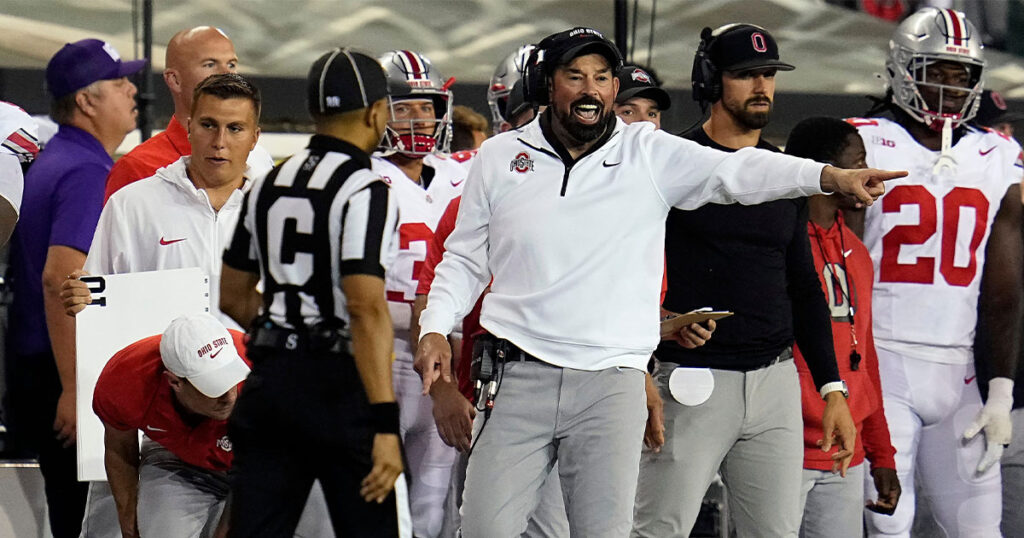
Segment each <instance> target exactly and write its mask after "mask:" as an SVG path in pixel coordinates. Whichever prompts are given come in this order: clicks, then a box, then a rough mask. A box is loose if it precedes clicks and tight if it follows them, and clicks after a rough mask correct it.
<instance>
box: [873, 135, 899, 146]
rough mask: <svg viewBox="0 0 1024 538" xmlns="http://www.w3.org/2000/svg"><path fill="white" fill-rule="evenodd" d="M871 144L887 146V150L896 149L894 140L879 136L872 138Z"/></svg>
mask: <svg viewBox="0 0 1024 538" xmlns="http://www.w3.org/2000/svg"><path fill="white" fill-rule="evenodd" d="M871 143H872V144H874V145H876V146H885V147H887V148H894V147H896V142H894V141H892V140H889V139H888V138H883V137H881V136H878V135H873V136H872V137H871Z"/></svg>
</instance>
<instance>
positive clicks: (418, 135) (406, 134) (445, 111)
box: [381, 91, 452, 158]
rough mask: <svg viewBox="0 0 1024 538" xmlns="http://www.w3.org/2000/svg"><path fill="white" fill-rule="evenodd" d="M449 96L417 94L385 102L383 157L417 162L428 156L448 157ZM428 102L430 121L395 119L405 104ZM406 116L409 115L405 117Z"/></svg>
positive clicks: (393, 98)
mask: <svg viewBox="0 0 1024 538" xmlns="http://www.w3.org/2000/svg"><path fill="white" fill-rule="evenodd" d="M449 97H450V93H449V92H447V91H446V92H443V93H442V92H437V93H431V94H427V93H419V94H414V95H402V96H397V97H389V98H388V107H389V110H390V112H389V116H388V123H387V128H386V129H385V131H384V140H382V141H381V146H382V147H383V148H384V149H385V152H386V153H389V154H394V153H399V154H402V155H404V156H406V157H412V158H418V157H424V156H426V155H429V154H431V153H435V152H443V153H447V152H448V149H449V146H450V143H451V135H452V133H451V99H450V98H449ZM424 100H429V101H430V102H431V104H432V105H433V108H434V115H433V117H432V118H408V119H396V118H397V117H398V116H399V113H398V112H397V111H398V110H401V108H402V103H403V102H405V101H424ZM406 115H408V114H406Z"/></svg>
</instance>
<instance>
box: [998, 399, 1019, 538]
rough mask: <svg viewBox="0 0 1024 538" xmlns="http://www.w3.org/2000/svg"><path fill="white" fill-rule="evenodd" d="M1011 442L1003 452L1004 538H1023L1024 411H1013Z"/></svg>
mask: <svg viewBox="0 0 1024 538" xmlns="http://www.w3.org/2000/svg"><path fill="white" fill-rule="evenodd" d="M1010 417H1011V418H1012V419H1013V440H1012V441H1010V446H1008V447H1006V451H1005V452H1003V461H1002V473H1003V522H1002V531H1003V536H1004V537H1005V538H1024V409H1014V410H1013V413H1011V414H1010Z"/></svg>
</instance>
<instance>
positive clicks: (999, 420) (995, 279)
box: [964, 185, 1024, 473]
mask: <svg viewBox="0 0 1024 538" xmlns="http://www.w3.org/2000/svg"><path fill="white" fill-rule="evenodd" d="M1022 224H1024V212H1022V208H1021V198H1020V185H1013V186H1011V187H1010V188H1009V189H1008V190H1007V191H1006V195H1004V196H1003V201H1002V202H1001V203H1000V205H999V212H998V213H996V217H995V220H994V221H993V222H992V236H991V237H990V238H989V242H988V247H987V249H986V251H985V268H984V273H983V276H982V282H981V293H980V295H979V298H978V303H979V312H978V316H979V322H981V323H984V324H985V326H986V328H987V330H986V331H985V333H986V334H987V335H988V338H987V339H986V340H987V341H985V342H982V343H981V346H980V349H976V352H975V360H976V361H979V360H980V361H986V362H987V364H988V371H989V372H990V373H991V375H992V379H991V380H990V381H989V385H988V400H987V401H986V402H985V407H983V408H982V410H981V412H980V413H978V416H977V417H975V418H974V421H973V422H971V425H970V426H968V427H967V430H966V431H965V432H964V438H966V439H971V438H973V437H974V436H975V435H978V433H980V432H982V431H984V432H985V444H986V449H985V455H984V456H982V458H981V461H980V462H978V467H977V472H978V473H983V472H985V471H986V470H988V468H989V467H991V466H992V465H993V464H998V463H999V460H1000V459H1001V458H1002V455H1003V448H1004V447H1005V445H1007V444H1009V443H1010V439H1011V437H1012V435H1013V427H1012V423H1011V421H1010V410H1011V409H1012V408H1013V381H1014V379H1015V377H1016V373H1017V354H1018V353H1019V351H1020V320H1021V314H1022V309H1021V302H1022V292H1021V277H1022V274H1024V234H1022V229H1021V226H1022Z"/></svg>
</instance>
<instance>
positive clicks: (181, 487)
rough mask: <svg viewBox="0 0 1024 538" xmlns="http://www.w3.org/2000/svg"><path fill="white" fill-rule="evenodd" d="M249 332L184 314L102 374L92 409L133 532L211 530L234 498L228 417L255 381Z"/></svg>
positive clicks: (127, 530)
mask: <svg viewBox="0 0 1024 538" xmlns="http://www.w3.org/2000/svg"><path fill="white" fill-rule="evenodd" d="M243 336H244V335H242V333H239V332H237V331H229V330H228V329H226V328H225V327H224V326H223V325H222V324H221V323H220V322H219V321H217V319H216V318H214V317H213V316H211V315H210V314H197V315H192V316H182V317H179V318H177V319H175V320H174V321H172V322H171V324H170V326H168V327H167V330H166V331H164V333H163V335H155V336H150V337H148V338H144V339H142V340H139V341H138V342H135V343H134V344H131V345H130V346H128V347H126V348H124V349H122V350H121V351H119V352H118V353H117V354H116V355H114V356H113V358H111V359H110V362H108V363H107V365H106V367H104V368H103V372H102V373H100V377H99V380H98V381H97V383H96V391H95V395H94V397H93V410H95V412H96V414H97V415H98V416H99V417H100V420H102V421H103V427H104V436H103V442H104V446H105V451H104V457H103V460H104V464H105V466H106V470H107V480H108V481H109V482H110V489H111V491H112V492H113V494H114V500H115V502H116V503H117V515H118V520H119V523H120V525H121V532H122V533H123V535H124V536H140V535H141V536H171V535H174V536H208V535H210V534H212V533H211V531H212V530H213V528H214V527H216V525H217V522H218V520H219V519H220V513H221V511H222V510H223V508H224V501H225V498H226V497H227V494H228V478H227V470H228V468H229V467H231V458H232V453H231V441H230V440H229V439H228V436H227V418H228V415H230V414H231V411H232V409H234V407H235V399H236V398H237V396H238V390H239V384H240V383H241V382H242V381H243V380H245V378H246V376H248V375H249V366H248V364H247V362H246V361H245V360H244V359H242V358H241V356H240V355H239V351H238V350H240V349H244V347H243V345H244V344H243V340H242V338H243ZM137 430H141V431H142V432H143V433H145V434H146V435H145V437H143V439H142V448H141V450H140V448H139V435H138V432H137ZM171 529H174V531H173V532H172V531H171Z"/></svg>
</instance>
